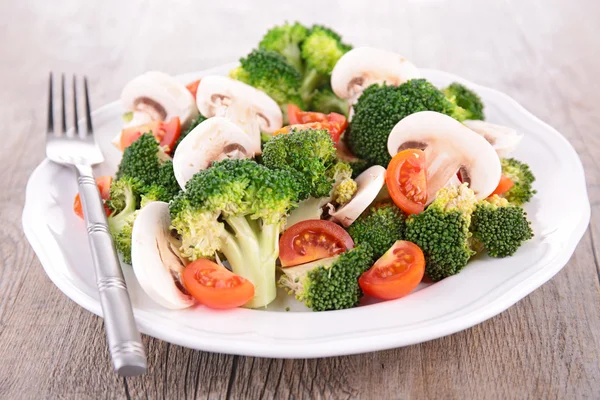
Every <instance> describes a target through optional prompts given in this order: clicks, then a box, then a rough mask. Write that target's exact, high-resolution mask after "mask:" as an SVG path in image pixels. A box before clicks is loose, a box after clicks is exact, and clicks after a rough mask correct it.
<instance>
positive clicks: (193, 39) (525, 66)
mask: <svg viewBox="0 0 600 400" xmlns="http://www.w3.org/2000/svg"><path fill="white" fill-rule="evenodd" d="M324 8H325V10H323V9H324ZM286 19H287V20H296V19H298V20H300V21H303V22H306V23H313V22H318V23H325V24H328V25H330V26H332V27H334V28H335V29H337V30H339V31H340V32H341V33H342V34H343V35H344V37H345V38H346V39H347V40H348V41H349V42H351V43H353V44H355V45H371V46H377V47H385V48H389V49H392V50H396V51H398V52H400V53H402V54H404V55H406V56H407V57H409V58H410V59H412V60H413V61H414V62H415V63H416V64H417V65H420V66H427V67H433V68H439V69H443V70H447V71H450V72H454V73H457V74H459V75H462V76H464V77H465V78H467V79H470V80H473V81H475V82H478V83H481V84H483V85H487V86H491V87H494V88H497V89H499V90H501V91H504V92H506V93H508V94H509V95H511V96H512V97H514V98H515V99H516V100H517V101H519V102H520V103H521V104H523V105H524V106H525V107H526V108H528V109H529V110H531V111H532V112H533V113H534V114H536V115H538V116H539V117H540V118H542V119H543V120H545V121H547V122H548V123H550V124H551V125H553V126H554V127H556V128H557V129H558V130H559V131H561V132H562V133H563V134H564V135H565V136H566V137H567V138H568V139H569V140H570V141H571V143H572V144H573V146H574V147H575V149H576V150H577V151H578V153H579V155H580V157H581V159H582V162H583V164H584V167H585V171H586V178H587V182H588V191H589V197H590V200H591V203H592V210H593V211H592V223H591V226H590V229H589V230H588V232H587V233H586V235H585V236H584V238H583V240H582V241H581V243H580V245H579V247H578V248H577V251H576V252H575V254H574V256H573V258H572V259H571V261H570V262H569V264H568V265H567V266H566V267H565V268H564V269H563V270H562V271H561V272H560V273H559V274H558V275H557V276H556V277H555V278H554V279H553V280H551V281H550V282H548V283H547V284H545V285H544V286H543V287H542V288H540V289H539V290H537V291H535V292H534V293H532V294H531V295H530V296H528V297H526V298H525V299H524V300H522V301H521V302H519V303H518V304H517V305H515V306H514V307H512V308H510V309H509V310H508V311H506V312H504V313H502V314H500V315H499V316H497V317H495V318H492V319H490V320H488V321H486V322H484V323H482V324H480V325H478V326H476V327H474V328H472V329H469V330H467V331H464V332H461V333H458V334H456V335H453V336H450V337H446V338H442V339H439V340H434V341H431V342H428V343H423V344H420V345H415V346H410V347H406V348H402V349H394V350H389V351H382V352H377V353H370V354H364V355H357V356H348V357H335V358H327V359H315V360H274V359H261V358H251V357H237V356H228V355H219V354H211V353H205V352H199V351H193V350H189V349H185V348H182V347H179V346H175V345H171V344H168V343H165V342H162V341H160V340H157V339H154V338H150V337H145V338H144V343H145V344H146V346H147V349H148V354H149V362H150V369H149V371H148V374H146V375H145V376H143V377H139V378H130V379H127V380H124V379H122V378H119V377H117V376H116V375H115V374H113V373H112V371H111V365H110V360H109V355H108V352H107V350H106V343H105V338H104V332H103V324H102V320H101V319H99V318H97V317H95V316H94V315H92V314H90V313H88V312H87V311H84V310H83V309H81V308H80V307H79V306H77V305H76V304H75V303H73V302H72V301H71V300H69V299H68V298H67V297H66V296H64V295H63V294H62V293H61V292H60V291H59V290H58V289H57V288H56V287H54V285H53V284H52V283H51V282H50V280H49V279H48V278H47V277H46V275H45V273H44V271H43V269H42V267H41V265H40V264H39V262H38V261H37V258H36V257H35V254H33V252H32V250H31V248H30V247H29V245H28V244H27V242H26V240H25V238H24V236H23V233H22V231H21V223H20V218H21V211H22V204H23V201H24V187H25V184H26V182H27V178H28V176H29V175H30V174H31V172H32V171H33V169H34V168H35V166H36V165H37V164H38V163H39V162H40V161H41V160H42V159H43V154H44V150H43V134H42V132H43V129H44V121H45V114H44V113H45V108H44V107H45V104H44V99H45V90H46V88H45V84H46V76H47V73H48V71H49V70H54V71H64V72H65V73H72V72H78V73H85V74H87V75H88V76H89V77H90V83H91V86H92V93H93V97H92V102H93V104H95V105H96V106H99V105H101V104H104V103H107V102H109V101H111V100H113V99H115V98H117V97H118V95H119V93H120V90H121V88H122V86H123V84H124V83H125V82H126V81H127V80H128V79H130V78H131V77H133V76H135V75H136V74H139V73H141V72H143V71H146V70H149V69H158V70H164V71H165V72H169V73H173V74H176V73H182V72H187V71H193V70H199V69H203V68H207V67H210V66H214V65H218V64H221V63H224V62H229V61H232V60H235V59H237V58H239V57H240V56H241V55H243V54H245V53H246V52H247V51H249V50H250V49H251V48H252V47H253V46H254V45H255V44H256V42H257V40H258V38H259V37H260V35H261V34H262V33H263V32H264V31H265V29H266V28H267V27H268V26H270V25H272V24H274V23H278V22H279V21H283V20H286ZM599 19H600V3H599V2H597V1H595V0H580V1H578V2H577V4H574V2H572V1H569V0H529V1H520V0H505V1H501V0H498V1H486V2H482V1H477V0H460V1H452V2H449V1H443V0H427V1H394V0H386V1H379V2H367V1H345V2H343V3H342V2H328V3H326V4H325V3H323V2H319V1H317V0H304V1H302V2H279V1H276V0H268V1H267V0H265V1H253V2H251V1H249V0H248V1H238V2H236V3H235V4H234V3H228V2H207V1H204V2H193V1H185V0H180V1H176V2H175V1H174V2H169V3H168V5H167V3H164V2H157V1H142V0H132V1H128V2H121V1H117V0H110V1H102V2H81V1H75V0H63V1H60V2H44V1H41V0H40V1H20V2H9V1H6V0H5V1H2V2H0V34H1V36H0V37H2V38H3V40H2V41H1V42H0V54H2V62H1V63H0V87H1V88H2V90H1V91H0V106H1V107H0V117H1V118H2V121H3V127H4V129H3V130H2V131H1V133H0V135H1V137H2V143H3V146H2V147H1V148H0V159H2V160H3V161H4V163H3V164H4V168H3V169H2V170H1V171H0V178H1V180H2V183H3V190H2V191H1V192H0V220H1V221H2V224H1V225H0V259H1V260H2V264H1V265H0V398H3V399H4V398H5V399H17V398H18V399H21V398H23V399H33V398H35V399H39V398H65V399H71V398H73V399H81V398H151V399H153V398H185V399H191V398H211V399H212V398H224V399H227V398H231V399H237V398H294V399H300V398H307V399H313V398H385V399H389V398H441V397H443V398H449V399H452V398H477V399H485V398H490V399H491V398H535V399H537V398H544V399H546V398H547V399H553V398H561V399H562V398H600V247H599V244H600V161H599V160H600V158H598V157H597V154H598V153H599V152H600V134H599V132H598V131H599V128H598V127H599V126H600V113H598V104H600V80H599V79H598V78H597V72H598V71H600V41H599V39H598V38H599V37H600V26H599V25H598V23H597V21H598V20H599ZM557 212H560V210H557Z"/></svg>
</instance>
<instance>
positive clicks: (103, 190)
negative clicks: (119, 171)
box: [73, 176, 112, 219]
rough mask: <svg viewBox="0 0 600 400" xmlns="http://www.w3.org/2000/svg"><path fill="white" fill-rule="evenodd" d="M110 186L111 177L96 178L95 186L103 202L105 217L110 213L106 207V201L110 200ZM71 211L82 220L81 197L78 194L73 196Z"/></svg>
mask: <svg viewBox="0 0 600 400" xmlns="http://www.w3.org/2000/svg"><path fill="white" fill-rule="evenodd" d="M111 184H112V176H101V177H99V178H96V185H98V190H99V191H100V196H102V200H103V202H104V211H106V215H107V216H109V215H110V213H111V211H110V209H109V208H108V206H107V205H106V200H108V199H109V198H110V185H111ZM73 211H74V212H75V214H76V215H77V216H78V217H79V218H81V219H83V207H82V205H81V197H79V193H77V194H76V195H75V199H74V200H73Z"/></svg>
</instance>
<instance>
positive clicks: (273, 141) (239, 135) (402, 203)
mask: <svg viewBox="0 0 600 400" xmlns="http://www.w3.org/2000/svg"><path fill="white" fill-rule="evenodd" d="M121 100H122V103H123V105H124V106H125V107H126V108H127V109H128V110H129V111H128V112H127V113H126V114H124V116H123V119H124V127H123V130H122V131H121V132H120V133H119V134H118V135H117V136H116V137H115V139H114V141H113V143H114V144H115V146H116V147H117V148H119V149H120V150H121V151H122V154H123V155H122V159H121V161H120V164H119V167H118V170H117V173H116V175H115V176H114V177H109V176H107V177H101V178H99V179H98V187H99V190H100V192H101V194H102V197H103V199H104V202H105V208H106V213H107V215H108V221H109V227H110V231H111V234H112V236H113V238H114V242H115V246H116V248H117V250H118V251H119V253H120V255H121V257H122V260H123V262H124V263H127V264H131V265H132V267H133V270H134V272H135V275H136V278H137V279H138V281H139V283H140V285H141V287H142V288H143V290H144V291H145V292H146V293H147V294H148V296H149V297H150V298H152V299H153V300H154V301H155V302H156V303H158V304H160V305H162V306H164V307H166V308H170V309H182V308H186V307H190V306H193V305H195V304H201V305H203V306H207V307H211V308H216V309H226V308H234V307H247V308H264V307H268V305H269V304H270V303H271V302H272V301H273V300H274V299H275V298H276V296H277V293H278V291H277V287H281V288H284V289H285V291H287V293H288V294H289V295H291V296H294V297H295V298H296V299H297V300H298V301H300V302H303V303H304V304H305V305H306V306H307V307H309V308H311V309H312V310H314V311H326V310H339V309H346V308H351V307H355V306H357V305H359V303H360V301H361V298H362V297H363V296H371V297H375V298H378V299H382V300H391V299H397V298H400V297H402V296H406V295H408V294H409V293H411V291H413V290H414V289H415V288H416V287H417V285H418V284H419V283H420V282H421V281H422V280H423V279H429V280H431V281H433V282H436V281H440V280H442V279H445V278H447V277H450V276H452V275H455V274H458V273H460V271H461V270H463V269H464V268H465V266H467V264H468V263H469V260H471V259H472V258H473V257H474V256H476V255H477V254H482V253H487V255H488V256H490V257H509V256H511V255H513V254H514V253H515V252H516V251H517V250H518V249H519V247H520V246H521V245H522V244H523V243H524V242H526V241H527V240H529V239H531V238H532V237H533V231H532V229H531V224H530V222H529V221H528V219H527V214H526V212H525V211H524V210H523V208H522V206H523V205H524V204H525V203H527V202H528V201H529V200H530V199H531V198H532V196H533V195H534V194H535V190H534V189H533V187H532V184H533V182H534V180H535V178H534V176H533V174H532V172H531V171H530V169H529V167H528V166H527V165H526V164H525V163H523V162H521V161H519V160H517V159H515V158H511V157H510V153H511V152H512V151H513V150H514V149H515V148H516V147H517V146H518V145H519V143H520V141H521V139H522V135H520V134H519V133H517V132H516V131H515V130H514V129H511V128H509V127H505V126H499V125H495V124H492V123H489V122H485V121H484V104H483V102H482V100H481V99H480V97H479V96H478V95H477V94H476V93H475V92H473V91H472V90H471V89H469V88H468V87H465V86H464V85H463V84H461V83H458V82H456V83H452V84H451V85H449V86H448V87H445V88H437V87H435V86H434V85H433V84H432V83H430V82H428V81H427V80H426V79H423V78H422V77H421V74H420V72H419V69H418V68H417V67H415V66H414V65H413V64H412V63H410V62H409V61H408V60H406V59H405V58H403V57H401V56H400V55H398V54H395V53H393V52H390V51H386V50H381V49H374V48H367V47H362V48H353V47H352V46H351V45H349V44H347V43H345V42H344V41H343V40H342V38H341V36H340V35H339V34H337V33H336V32H334V31H333V30H331V29H329V28H327V27H323V26H318V25H315V26H312V27H306V26H303V25H302V24H300V23H293V24H291V23H285V24H283V25H281V26H276V27H273V28H272V29H270V30H269V31H268V32H267V33H266V34H265V35H264V37H263V38H262V39H261V41H260V42H259V43H258V45H257V47H256V49H254V50H252V51H251V52H250V53H249V54H248V55H247V56H246V57H244V58H242V59H241V60H240V65H239V66H238V67H237V68H235V69H233V70H232V71H230V74H229V76H228V77H226V76H205V77H203V78H202V79H201V80H198V81H195V82H190V83H189V84H188V85H187V86H185V85H184V84H181V83H180V82H179V81H177V80H176V79H175V78H173V77H171V76H169V75H167V74H164V73H161V72H155V71H153V72H147V73H145V74H143V75H141V76H138V77H136V78H135V79H133V80H132V81H130V82H129V83H128V84H127V85H126V86H125V88H124V89H123V92H122V95H121ZM74 210H75V212H76V213H77V214H78V215H79V216H82V212H81V204H80V202H79V197H78V196H77V197H76V198H75V202H74Z"/></svg>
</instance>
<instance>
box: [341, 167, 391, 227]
mask: <svg viewBox="0 0 600 400" xmlns="http://www.w3.org/2000/svg"><path fill="white" fill-rule="evenodd" d="M355 181H356V184H357V186H358V189H357V191H356V194H355V195H354V197H353V198H352V200H350V201H349V202H348V203H346V205H344V206H342V207H340V208H338V209H337V210H335V211H333V212H332V213H331V214H330V215H331V219H332V220H333V221H336V222H339V223H340V224H342V225H344V226H345V227H348V226H350V225H352V223H353V222H354V221H355V220H356V218H358V217H359V216H360V214H362V212H363V211H365V210H366V209H367V207H369V205H370V204H371V203H372V202H373V200H375V198H376V197H377V195H378V194H379V192H380V191H381V188H382V187H383V185H384V184H385V168H383V167H382V166H380V165H374V166H372V167H371V168H368V169H367V170H365V171H364V172H363V173H362V174H360V175H359V176H358V177H357V178H356V179H355Z"/></svg>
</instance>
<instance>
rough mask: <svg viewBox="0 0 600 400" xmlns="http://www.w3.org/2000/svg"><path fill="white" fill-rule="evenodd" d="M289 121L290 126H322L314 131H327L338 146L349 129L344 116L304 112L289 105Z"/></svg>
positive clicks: (295, 106)
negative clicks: (316, 124)
mask: <svg viewBox="0 0 600 400" xmlns="http://www.w3.org/2000/svg"><path fill="white" fill-rule="evenodd" d="M288 119H289V120H290V125H305V124H310V123H320V124H322V125H320V126H319V127H314V129H327V130H328V131H329V134H330V135H331V140H333V143H335V144H336V145H337V143H338V142H339V141H340V137H341V136H342V133H343V132H344V131H345V130H346V128H347V127H348V120H347V119H346V117H345V116H343V115H342V114H338V113H329V114H323V113H320V112H314V111H302V110H301V109H300V108H299V107H298V106H297V105H295V104H288Z"/></svg>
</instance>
